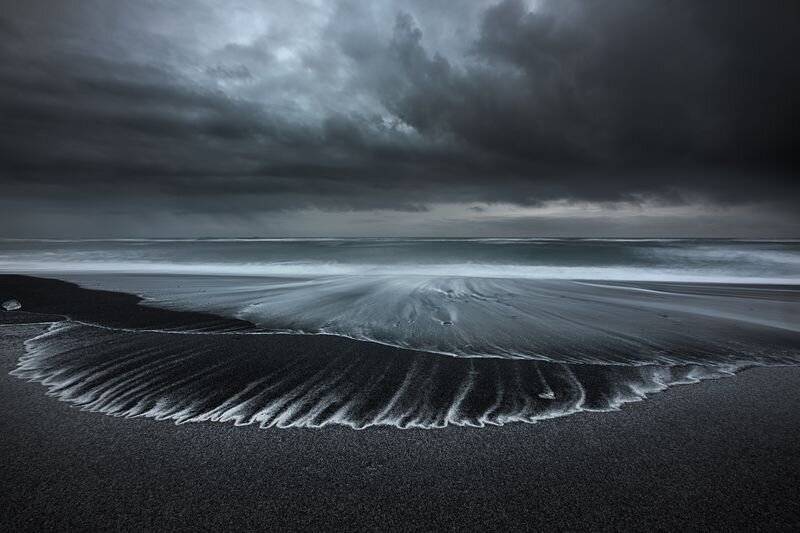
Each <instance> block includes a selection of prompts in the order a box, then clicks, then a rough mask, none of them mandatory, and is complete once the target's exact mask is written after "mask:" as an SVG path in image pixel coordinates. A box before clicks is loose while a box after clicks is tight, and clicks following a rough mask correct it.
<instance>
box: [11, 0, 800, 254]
mask: <svg viewBox="0 0 800 533" xmlns="http://www.w3.org/2000/svg"><path fill="white" fill-rule="evenodd" d="M798 20H800V3H798V2H752V1H738V0H725V1H722V0H585V1H578V0H558V1H555V0H553V1H544V0H538V1H537V0H527V1H526V0H504V1H500V2H497V1H494V0H487V1H483V0H475V1H455V0H391V1H388V0H387V1H381V0H373V1H366V0H365V1H341V2H335V1H328V0H325V1H323V0H319V1H317V0H314V1H312V0H302V1H301V0H297V1H284V0H275V1H266V0H232V1H226V2H218V1H216V0H129V1H122V0H119V1H113V0H24V1H23V0H0V237H6V238H8V237H11V238H29V237H33V238H35V237H68V238H81V237H86V238H98V237H200V236H216V237H226V236H265V237H281V236H287V237H313V236H324V237H329V236H345V237H354V236H591V237H660V236H686V237H745V238H757V237H769V238H797V237H800V231H798V227H800V210H799V209H797V205H798V201H800V180H798V172H799V171H800V150H798V146H797V144H798V143H797V140H796V139H798V138H800V136H798V135H796V133H797V130H798V124H800V98H798V95H800V60H798V52H800V31H798V30H797V24H798V23H797V21H798Z"/></svg>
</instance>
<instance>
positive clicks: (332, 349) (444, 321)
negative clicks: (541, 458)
mask: <svg viewBox="0 0 800 533" xmlns="http://www.w3.org/2000/svg"><path fill="white" fill-rule="evenodd" d="M0 272H3V273H7V274H24V275H32V276H41V277H47V278H56V279H59V280H64V281H69V282H73V283H77V284H78V285H80V286H81V287H84V288H87V289H103V290H108V291H116V292H123V293H129V294H136V295H138V296H140V297H141V298H142V302H141V304H142V305H145V306H150V307H155V308H159V309H163V310H166V311H176V312H177V311H192V312H201V313H206V314H211V315H215V316H218V317H220V318H222V319H231V320H241V321H245V322H247V323H249V324H251V325H252V329H247V330H244V331H241V330H238V331H230V330H229V329H225V328H221V327H220V328H215V327H209V326H208V324H207V323H203V324H196V325H192V324H185V323H182V324H181V325H180V327H172V326H170V325H169V324H164V325H163V326H160V327H153V326H152V325H149V326H148V327H146V328H144V327H140V326H134V325H127V326H126V325H124V324H119V323H114V324H109V323H107V321H104V319H103V316H102V313H100V312H98V313H97V316H93V317H92V316H90V317H88V318H86V317H83V318H82V319H81V320H75V319H65V320H63V321H57V322H54V323H53V324H52V326H51V327H50V330H49V331H48V332H47V333H45V334H44V335H41V336H39V337H37V338H35V339H32V340H30V341H29V342H28V345H27V346H28V352H29V353H28V356H26V358H25V359H24V360H23V361H21V364H20V367H19V368H18V369H17V370H16V371H15V374H16V375H18V376H20V377H23V378H26V379H33V380H37V381H41V382H43V383H44V384H45V385H47V386H48V388H49V389H50V392H51V393H52V394H54V395H56V396H57V397H59V398H61V399H62V400H65V401H69V402H71V403H74V404H77V405H79V406H81V407H84V408H87V409H91V410H96V411H100V412H105V413H107V414H113V415H117V416H150V417H155V418H165V419H171V420H175V421H178V422H189V421H207V420H213V421H233V422H235V423H237V424H251V423H257V424H260V425H262V426H279V427H297V426H303V427H308V426H311V427H319V426H325V425H328V424H335V423H336V424H345V425H348V426H351V427H354V428H359V429H360V428H364V427H368V426H371V425H394V426H397V427H423V428H434V427H444V426H447V425H469V426H484V425H487V424H505V423H509V422H535V421H537V420H541V419H545V418H553V417H558V416H564V415H567V414H572V413H575V412H581V411H584V410H600V411H602V410H610V409H617V408H619V407H620V406H621V405H622V404H624V403H626V402H629V401H637V400H641V399H644V398H646V396H647V395H648V394H651V393H654V392H657V391H660V390H663V389H664V388H666V387H668V386H671V385H675V384H684V383H693V382H697V381H699V380H701V379H706V378H717V377H723V376H730V375H733V374H735V373H736V372H737V371H740V370H742V369H744V368H748V367H751V366H775V365H795V364H798V363H800V241H791V240H760V241H754V240H721V239H713V240H712V239H693V240H689V239H501V238H496V239H255V238H253V239H195V240H181V239H147V240H139V239H130V240H91V241H87V240H36V241H34V240H4V241H0ZM21 303H22V305H23V309H24V308H25V302H24V301H21ZM64 306H65V309H66V308H68V307H69V306H68V302H66V303H64ZM66 314H69V313H66ZM234 338H235V339H236V342H235V343H234ZM322 338H327V339H328V341H329V342H327V344H326V342H322V341H321V340H322ZM332 338H338V339H340V340H339V341H335V340H334V339H332ZM277 339H282V341H281V342H283V340H285V339H290V340H291V339H295V340H296V341H297V342H308V339H315V340H314V343H312V344H310V345H306V346H309V348H308V349H306V350H305V351H304V350H297V349H296V348H294V347H292V348H289V349H287V348H286V347H285V346H286V345H285V344H284V345H280V344H279V343H278V344H276V340H277ZM302 339H305V340H302ZM209 346H212V347H213V350H212V351H211V352H209V350H210V348H209ZM280 346H283V348H281V347H280ZM293 346H294V345H293ZM310 347H313V350H312V349H311V348H310ZM312 351H313V353H312Z"/></svg>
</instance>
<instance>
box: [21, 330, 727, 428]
mask: <svg viewBox="0 0 800 533" xmlns="http://www.w3.org/2000/svg"><path fill="white" fill-rule="evenodd" d="M26 349H27V353H26V355H25V356H24V357H23V358H21V359H20V362H19V366H18V368H17V369H15V370H14V371H13V374H14V375H15V376H17V377H20V378H23V379H28V380H32V381H37V382H41V383H42V384H44V385H45V386H46V387H47V388H48V391H49V392H48V393H49V394H50V395H52V396H55V397H57V398H58V399H60V400H63V401H66V402H69V403H71V404H73V405H75V406H78V407H80V408H82V409H85V410H89V411H94V412H101V413H105V414H108V415H112V416H120V417H149V418H155V419H158V420H172V421H174V422H176V423H186V422H202V421H217V422H233V423H234V424H236V425H248V424H257V425H259V426H261V427H273V426H275V427H281V428H287V427H322V426H326V425H329V424H340V425H345V426H349V427H351V428H355V429H362V428H366V427H369V426H378V425H388V426H395V427H399V428H441V427H446V426H449V425H456V426H476V427H483V426H485V425H503V424H506V423H510V422H528V423H532V422H536V421H538V420H542V419H548V418H554V417H559V416H565V415H569V414H573V413H577V412H581V411H608V410H614V409H617V408H619V406H620V405H622V404H624V403H626V402H631V401H638V400H641V399H643V398H644V397H645V396H646V395H648V394H651V393H654V392H657V391H661V390H664V389H665V388H667V387H669V386H671V385H676V384H684V383H694V382H697V381H699V380H701V379H708V378H717V377H722V376H726V375H731V374H732V373H733V372H734V371H736V370H738V369H739V368H741V366H735V365H718V366H700V365H694V364H686V365H677V366H662V365H643V366H614V365H590V364H588V365H587V364H577V365H570V364H562V363H552V362H543V361H533V360H519V359H487V358H458V357H445V356H441V355H435V354H430V353H425V352H415V351H410V350H401V349H397V348H392V347H389V346H382V345H376V344H372V343H364V342H359V341H354V340H351V339H346V338H339V337H331V336H298V335H253V334H250V335H243V334H200V333H181V334H177V333H167V332H147V331H131V330H117V329H110V328H105V327H101V326H93V325H86V324H82V323H77V322H73V321H63V322H59V323H55V324H53V325H52V326H51V327H50V328H49V330H48V331H47V332H45V333H43V334H42V335H39V336H38V337H35V338H33V339H30V340H28V341H27V342H26Z"/></svg>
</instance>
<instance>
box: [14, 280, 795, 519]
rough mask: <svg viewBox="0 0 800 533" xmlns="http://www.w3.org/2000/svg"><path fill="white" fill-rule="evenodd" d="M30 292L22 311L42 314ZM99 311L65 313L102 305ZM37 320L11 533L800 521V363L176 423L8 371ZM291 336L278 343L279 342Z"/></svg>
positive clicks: (24, 330)
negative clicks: (495, 422) (363, 408)
mask: <svg viewBox="0 0 800 533" xmlns="http://www.w3.org/2000/svg"><path fill="white" fill-rule="evenodd" d="M36 290H39V291H41V296H42V297H44V298H46V299H51V298H53V297H54V296H57V295H55V294H54V293H53V292H52V291H48V290H45V287H43V286H39V289H36ZM30 291H32V292H30V294H28V295H27V296H26V299H27V300H28V302H29V305H28V309H29V310H30V309H36V310H37V311H41V312H47V311H48V308H47V306H46V305H44V304H43V303H37V301H36V300H35V294H34V293H35V292H36V291H35V290H33V289H30ZM111 294H113V293H111ZM32 297H33V298H32ZM125 297H126V296H124V295H123V296H119V298H125ZM18 299H20V301H22V303H23V306H25V305H26V300H25V299H23V298H18ZM90 300H91V299H90ZM100 303H101V302H100V300H98V299H94V300H91V301H86V302H78V301H75V302H72V305H75V306H76V308H78V310H79V312H80V308H81V306H85V307H84V309H85V311H84V312H87V313H89V312H92V313H96V312H97V309H96V307H95V306H96V305H99V304H100ZM135 307H136V308H137V309H138V310H132V309H133V307H131V308H130V309H128V310H125V311H124V312H121V311H120V312H121V314H120V315H119V316H117V315H115V314H114V312H112V311H113V309H118V310H119V309H122V308H121V307H119V306H116V305H115V306H109V307H107V310H108V312H109V315H108V316H107V317H106V318H107V319H108V320H110V321H123V322H128V321H132V322H135V323H140V324H145V323H147V322H148V321H149V320H153V316H154V315H151V314H150V313H153V312H157V310H156V311H153V310H152V309H149V308H146V307H144V306H135ZM24 310H25V307H23V311H24ZM139 310H141V311H139ZM50 311H53V309H50ZM126 313H127V316H123V315H126ZM140 313H141V314H140ZM30 318H32V319H33V318H35V317H33V316H31V317H30ZM176 322H178V323H179V322H180V320H177V321H176ZM45 328H46V326H43V325H23V324H11V325H5V326H2V327H0V370H2V371H0V405H2V408H0V449H2V450H3V451H4V461H3V462H2V466H0V484H2V487H0V488H1V489H2V490H0V528H2V529H3V530H8V531H19V530H26V529H35V530H42V531H56V530H58V531H80V530H94V529H97V530H134V529H136V530H142V529H144V530H165V529H169V530H177V531H227V530H252V531H255V530H264V529H300V528H305V529H315V528H316V529H319V528H323V527H325V528H327V529H348V530H375V529H386V530H391V531H394V530H405V531H425V530H431V529H444V530H576V529H577V530H595V531H598V530H618V529H625V530H643V529H650V530H652V529H668V530H673V529H679V528H681V529H687V530H708V529H717V530H725V529H728V530H733V529H742V528H745V529H749V530H765V531H766V530H769V531H792V530H796V529H797V527H798V525H800V504H799V503H798V502H800V441H798V439H797V437H796V434H797V432H798V430H799V429H800V387H798V385H800V367H774V368H753V369H750V370H746V371H743V372H742V373H740V374H737V376H735V377H733V378H731V379H722V380H710V381H704V382H702V383H698V384H692V385H687V386H679V387H672V388H670V389H669V390H666V391H664V392H660V393H659V394H655V395H653V396H650V397H649V398H648V399H647V400H646V401H643V402H634V403H629V404H626V405H625V406H624V407H623V408H622V409H620V410H618V411H612V412H602V413H592V412H583V413H578V414H574V415H571V416H568V417H563V418H559V419H554V420H546V421H540V422H538V423H536V424H519V423H518V424H507V425H505V426H502V427H496V426H487V427H485V428H481V429H477V428H469V427H453V426H450V427H447V428H443V429H435V430H425V429H413V428H412V429H407V430H404V431H398V430H397V429H395V428H392V427H370V428H367V429H365V430H363V431H353V430H352V429H350V428H347V427H342V426H327V427H325V428H322V429H305V428H288V429H278V428H271V429H260V428H259V427H257V426H247V427H237V426H234V425H233V424H221V423H187V424H181V425H176V424H173V423H169V422H168V421H158V420H153V419H147V418H132V419H125V418H119V417H110V416H105V415H102V414H99V413H92V412H87V411H81V410H79V409H75V408H72V407H70V405H68V404H66V403H64V402H60V401H57V400H56V399H55V398H52V397H49V396H47V395H46V394H45V392H46V390H45V388H44V387H43V386H42V385H41V384H38V383H30V382H26V381H24V380H21V379H18V378H16V377H14V376H11V375H9V372H10V371H11V370H13V369H14V368H15V367H16V365H17V360H18V358H19V356H20V355H22V353H23V348H22V343H23V342H24V340H25V339H26V338H29V337H31V336H33V335H34V334H35V333H36V332H41V331H43V330H44V329H45ZM299 342H301V341H300V338H296V339H292V338H288V339H286V340H285V343H286V346H287V347H291V345H292V343H294V344H297V343H299ZM370 350H371V348H370V349H367V351H370ZM375 353H377V350H376V351H375Z"/></svg>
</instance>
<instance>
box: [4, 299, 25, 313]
mask: <svg viewBox="0 0 800 533" xmlns="http://www.w3.org/2000/svg"><path fill="white" fill-rule="evenodd" d="M3 309H5V310H6V311H16V310H17V309H22V304H21V303H19V302H18V301H17V300H6V301H5V302H3Z"/></svg>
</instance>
